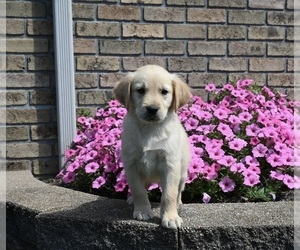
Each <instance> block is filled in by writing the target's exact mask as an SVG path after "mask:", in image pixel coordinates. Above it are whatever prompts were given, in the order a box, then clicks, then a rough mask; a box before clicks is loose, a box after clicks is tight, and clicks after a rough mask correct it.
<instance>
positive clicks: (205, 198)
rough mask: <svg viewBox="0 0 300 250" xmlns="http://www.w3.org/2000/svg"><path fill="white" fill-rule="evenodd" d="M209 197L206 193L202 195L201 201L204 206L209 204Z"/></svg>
mask: <svg viewBox="0 0 300 250" xmlns="http://www.w3.org/2000/svg"><path fill="white" fill-rule="evenodd" d="M210 199H211V197H210V196H209V195H208V194H207V193H203V198H202V201H203V202H204V203H205V204H206V203H209V202H210Z"/></svg>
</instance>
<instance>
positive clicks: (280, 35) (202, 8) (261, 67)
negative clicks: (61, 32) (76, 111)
mask: <svg viewBox="0 0 300 250" xmlns="http://www.w3.org/2000/svg"><path fill="white" fill-rule="evenodd" d="M94 2H97V3H94ZM79 6H80V8H82V9H83V10H84V11H86V15H85V16H84V17H83V16H82V15H81V14H80V13H81V12H80V11H78V8H79ZM91 6H93V8H92V7H91ZM73 8H74V9H76V13H77V14H76V15H74V33H75V34H76V35H77V37H76V39H78V38H81V37H82V39H83V37H84V39H85V40H89V41H90V43H91V46H82V47H81V48H79V46H77V47H76V48H77V49H76V53H77V54H76V56H75V59H76V70H77V72H78V74H82V73H85V77H87V79H88V80H87V81H88V85H86V88H85V87H84V86H81V87H80V88H79V89H78V101H79V103H78V105H79V106H82V107H84V106H85V107H88V106H89V105H94V98H95V96H97V95H98V94H95V95H92V94H90V95H87V94H86V93H85V92H84V94H81V93H80V92H81V91H87V90H88V91H99V89H100V91H101V90H102V88H104V89H105V90H106V88H109V87H113V86H115V84H116V81H118V79H119V78H120V77H121V76H122V75H124V74H125V73H126V72H127V71H133V70H135V69H136V68H137V67H140V66H142V65H144V64H147V63H155V64H159V65H162V66H164V67H166V68H167V69H168V70H169V71H171V72H174V73H178V74H180V75H181V76H182V77H183V78H184V79H185V80H186V81H187V82H188V84H189V85H190V86H192V87H193V89H195V91H196V89H197V93H202V92H203V86H204V85H205V83H206V82H208V81H210V82H215V83H217V84H221V83H224V82H227V81H230V80H233V79H235V78H239V77H251V78H254V79H255V80H256V81H258V82H259V83H260V84H263V83H266V84H269V85H272V86H276V87H281V86H282V81H278V83H277V84H276V83H275V82H274V80H275V78H276V76H277V75H278V77H279V78H280V77H281V75H287V76H288V77H287V78H285V80H287V81H288V82H285V83H284V87H286V88H288V87H290V88H291V87H292V85H293V78H292V77H291V75H292V73H293V69H292V66H291V64H292V62H293V51H294V46H293V42H294V30H295V28H294V26H293V24H294V18H293V11H294V5H293V4H292V1H290V0H266V1H257V0H226V1H217V0H208V1H204V0H180V1H179V0H111V1H109V3H107V1H100V0H99V1H84V0H73ZM295 33H296V32H295ZM78 43H79V42H78ZM82 43H83V44H85V43H87V41H84V42H82ZM95 43H96V45H94V44H95ZM95 48H96V51H95ZM87 50H88V51H87ZM93 51H94V53H93ZM89 74H93V76H89ZM78 77H82V76H81V75H80V76H78ZM91 79H92V80H93V81H94V82H93V83H91V82H90V80H91ZM280 79H281V78H280ZM84 84H85V81H84V83H83V85H84ZM97 84H99V87H95V86H96V85H97ZM78 85H79V83H78ZM83 96H84V101H83V99H82V97H83Z"/></svg>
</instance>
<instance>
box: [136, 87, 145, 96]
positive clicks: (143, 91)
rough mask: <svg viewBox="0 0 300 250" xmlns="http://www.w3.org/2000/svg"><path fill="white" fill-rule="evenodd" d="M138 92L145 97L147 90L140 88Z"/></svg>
mask: <svg viewBox="0 0 300 250" xmlns="http://www.w3.org/2000/svg"><path fill="white" fill-rule="evenodd" d="M136 92H138V93H139V94H141V95H143V94H145V92H146V90H145V89H144V88H140V89H137V90H136Z"/></svg>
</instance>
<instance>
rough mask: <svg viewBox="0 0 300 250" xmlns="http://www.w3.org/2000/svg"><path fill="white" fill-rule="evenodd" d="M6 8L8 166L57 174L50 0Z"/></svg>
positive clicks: (23, 3) (11, 5)
mask: <svg viewBox="0 0 300 250" xmlns="http://www.w3.org/2000/svg"><path fill="white" fill-rule="evenodd" d="M6 7H7V8H6V10H7V12H6V14H7V19H6V37H7V42H6V68H3V67H1V71H2V72H1V73H0V78H1V79H2V78H3V77H4V73H3V71H4V70H6V93H1V97H0V98H1V100H3V99H4V98H5V96H6V105H7V110H6V122H7V127H6V140H7V148H6V151H7V152H6V156H7V160H8V162H7V167H8V168H9V169H20V168H21V169H23V168H31V169H33V173H34V174H54V173H57V170H58V157H57V129H56V126H57V125H56V101H55V95H56V94H55V72H54V53H53V52H54V41H53V32H54V31H53V22H52V1H51V0H41V1H6ZM3 20H4V19H2V20H1V22H2V21H3ZM90 47H91V46H90ZM1 52H4V51H1ZM85 52H86V51H85ZM93 52H95V51H93ZM3 58H4V57H3ZM2 95H5V96H2ZM2 115H3V114H2ZM2 140H3V139H2ZM47 162H51V165H50V164H47ZM45 165H47V168H45Z"/></svg>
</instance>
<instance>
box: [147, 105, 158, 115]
mask: <svg viewBox="0 0 300 250" xmlns="http://www.w3.org/2000/svg"><path fill="white" fill-rule="evenodd" d="M146 110H147V112H148V114H150V115H156V113H157V111H158V110H159V107H156V106H147V107H146Z"/></svg>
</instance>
